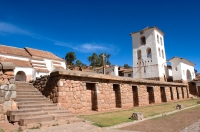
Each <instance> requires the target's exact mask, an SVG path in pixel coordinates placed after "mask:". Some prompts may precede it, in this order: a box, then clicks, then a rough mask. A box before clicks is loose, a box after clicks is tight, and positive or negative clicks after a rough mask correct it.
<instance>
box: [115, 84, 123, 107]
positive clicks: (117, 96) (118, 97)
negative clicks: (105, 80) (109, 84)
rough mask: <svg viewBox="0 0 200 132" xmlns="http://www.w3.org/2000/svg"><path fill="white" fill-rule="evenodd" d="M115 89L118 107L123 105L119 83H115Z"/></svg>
mask: <svg viewBox="0 0 200 132" xmlns="http://www.w3.org/2000/svg"><path fill="white" fill-rule="evenodd" d="M113 91H115V104H116V107H117V108H121V107H122V102H121V92H120V86H119V84H113Z"/></svg>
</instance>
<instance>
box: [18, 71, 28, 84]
mask: <svg viewBox="0 0 200 132" xmlns="http://www.w3.org/2000/svg"><path fill="white" fill-rule="evenodd" d="M15 81H23V82H25V81H26V74H25V72H23V71H18V72H17V73H16V75H15Z"/></svg>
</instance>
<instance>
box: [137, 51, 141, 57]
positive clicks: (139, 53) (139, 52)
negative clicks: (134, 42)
mask: <svg viewBox="0 0 200 132" xmlns="http://www.w3.org/2000/svg"><path fill="white" fill-rule="evenodd" d="M137 57H138V59H141V50H138V51H137Z"/></svg>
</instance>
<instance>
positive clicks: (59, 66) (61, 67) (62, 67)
mask: <svg viewBox="0 0 200 132" xmlns="http://www.w3.org/2000/svg"><path fill="white" fill-rule="evenodd" d="M53 66H54V67H55V68H63V67H62V66H57V65H53ZM63 69H64V68H63Z"/></svg>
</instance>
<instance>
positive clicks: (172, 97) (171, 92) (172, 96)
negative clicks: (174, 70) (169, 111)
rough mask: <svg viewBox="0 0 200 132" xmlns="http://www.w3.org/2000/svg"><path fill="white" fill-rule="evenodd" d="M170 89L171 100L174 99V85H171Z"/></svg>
mask: <svg viewBox="0 0 200 132" xmlns="http://www.w3.org/2000/svg"><path fill="white" fill-rule="evenodd" d="M169 89H170V95H171V100H174V95H173V91H172V87H169Z"/></svg>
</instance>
